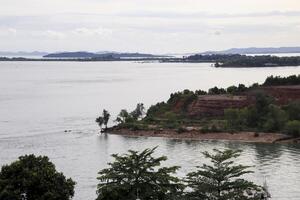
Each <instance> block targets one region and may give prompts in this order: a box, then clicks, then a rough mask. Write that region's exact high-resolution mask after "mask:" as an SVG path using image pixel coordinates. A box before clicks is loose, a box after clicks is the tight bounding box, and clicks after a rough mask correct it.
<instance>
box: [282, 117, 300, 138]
mask: <svg viewBox="0 0 300 200" xmlns="http://www.w3.org/2000/svg"><path fill="white" fill-rule="evenodd" d="M285 132H286V133H287V134H289V135H291V136H293V137H300V121H299V120H293V121H288V122H287V123H286V125H285Z"/></svg>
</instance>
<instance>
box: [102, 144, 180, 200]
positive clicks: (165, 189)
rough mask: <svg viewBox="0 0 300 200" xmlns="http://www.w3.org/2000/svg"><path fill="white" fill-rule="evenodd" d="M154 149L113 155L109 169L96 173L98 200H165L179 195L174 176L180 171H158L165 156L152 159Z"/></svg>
mask: <svg viewBox="0 0 300 200" xmlns="http://www.w3.org/2000/svg"><path fill="white" fill-rule="evenodd" d="M155 149H156V148H153V149H146V150H144V151H142V152H137V151H132V150H130V151H129V152H128V154H124V155H118V154H114V155H112V157H113V158H114V159H115V161H114V162H112V163H109V166H110V167H109V168H106V169H103V170H101V171H100V172H99V177H98V180H100V183H99V184H98V190H97V194H98V197H97V200H123V199H126V200H136V199H138V197H140V198H141V199H144V200H168V199H170V200H171V199H175V198H176V197H178V195H179V194H181V191H182V189H183V185H182V184H181V183H180V179H178V178H177V177H175V176H173V175H172V174H174V173H175V172H176V171H177V169H178V168H179V167H177V166H173V167H160V165H161V162H163V161H165V160H167V158H166V157H165V156H162V157H157V158H155V157H153V156H152V154H153V153H154V150H155Z"/></svg>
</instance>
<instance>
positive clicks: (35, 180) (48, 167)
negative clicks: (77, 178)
mask: <svg viewBox="0 0 300 200" xmlns="http://www.w3.org/2000/svg"><path fill="white" fill-rule="evenodd" d="M74 185H75V182H74V181H73V180H72V179H70V178H69V179H66V177H65V176H64V175H63V174H62V173H59V172H57V171H56V169H55V166H54V164H52V163H51V162H50V161H49V159H48V157H45V156H38V157H36V156H34V155H25V156H21V157H19V160H17V161H15V162H13V163H11V164H10V165H4V166H3V167H2V169H1V172H0V199H1V200H69V199H71V197H73V195H74Z"/></svg>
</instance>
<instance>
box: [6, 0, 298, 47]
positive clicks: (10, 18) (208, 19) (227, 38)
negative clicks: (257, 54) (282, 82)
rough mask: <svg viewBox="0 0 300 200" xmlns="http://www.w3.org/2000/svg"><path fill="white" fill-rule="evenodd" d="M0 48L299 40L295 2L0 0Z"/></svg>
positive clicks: (286, 43) (229, 44)
mask: <svg viewBox="0 0 300 200" xmlns="http://www.w3.org/2000/svg"><path fill="white" fill-rule="evenodd" d="M0 5H1V6H0V44H1V45H0V51H48V52H54V51H122V52H144V53H192V52H202V51H206V50H223V49H228V48H240V47H281V46H300V1H299V0H0Z"/></svg>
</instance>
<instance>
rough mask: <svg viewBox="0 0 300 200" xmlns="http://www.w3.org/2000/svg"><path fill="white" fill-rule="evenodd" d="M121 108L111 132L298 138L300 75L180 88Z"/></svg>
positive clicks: (279, 139) (272, 139)
mask: <svg viewBox="0 0 300 200" xmlns="http://www.w3.org/2000/svg"><path fill="white" fill-rule="evenodd" d="M142 113H143V104H138V105H137V108H136V109H135V110H134V111H132V112H127V110H122V111H121V112H120V114H119V116H118V118H117V119H116V121H117V122H118V125H116V126H114V127H111V128H108V129H107V130H106V131H107V132H108V133H110V134H120V135H128V136H151V137H170V138H189V139H200V140H205V139H218V140H241V141H247V142H266V143H273V142H300V115H299V113H300V75H293V76H289V77H273V76H271V77H268V78H267V79H266V81H265V82H264V83H263V84H261V85H259V84H257V83H256V84H253V85H251V86H249V87H246V86H245V85H242V84H240V85H238V86H231V87H228V88H226V89H225V88H217V87H214V88H211V89H210V90H209V91H208V92H206V91H202V90H197V91H190V90H184V91H182V92H177V93H173V94H171V95H170V98H169V99H168V101H166V102H160V103H157V104H156V105H153V106H151V107H150V108H149V109H148V111H147V112H146V113H145V115H144V116H143V114H142Z"/></svg>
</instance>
